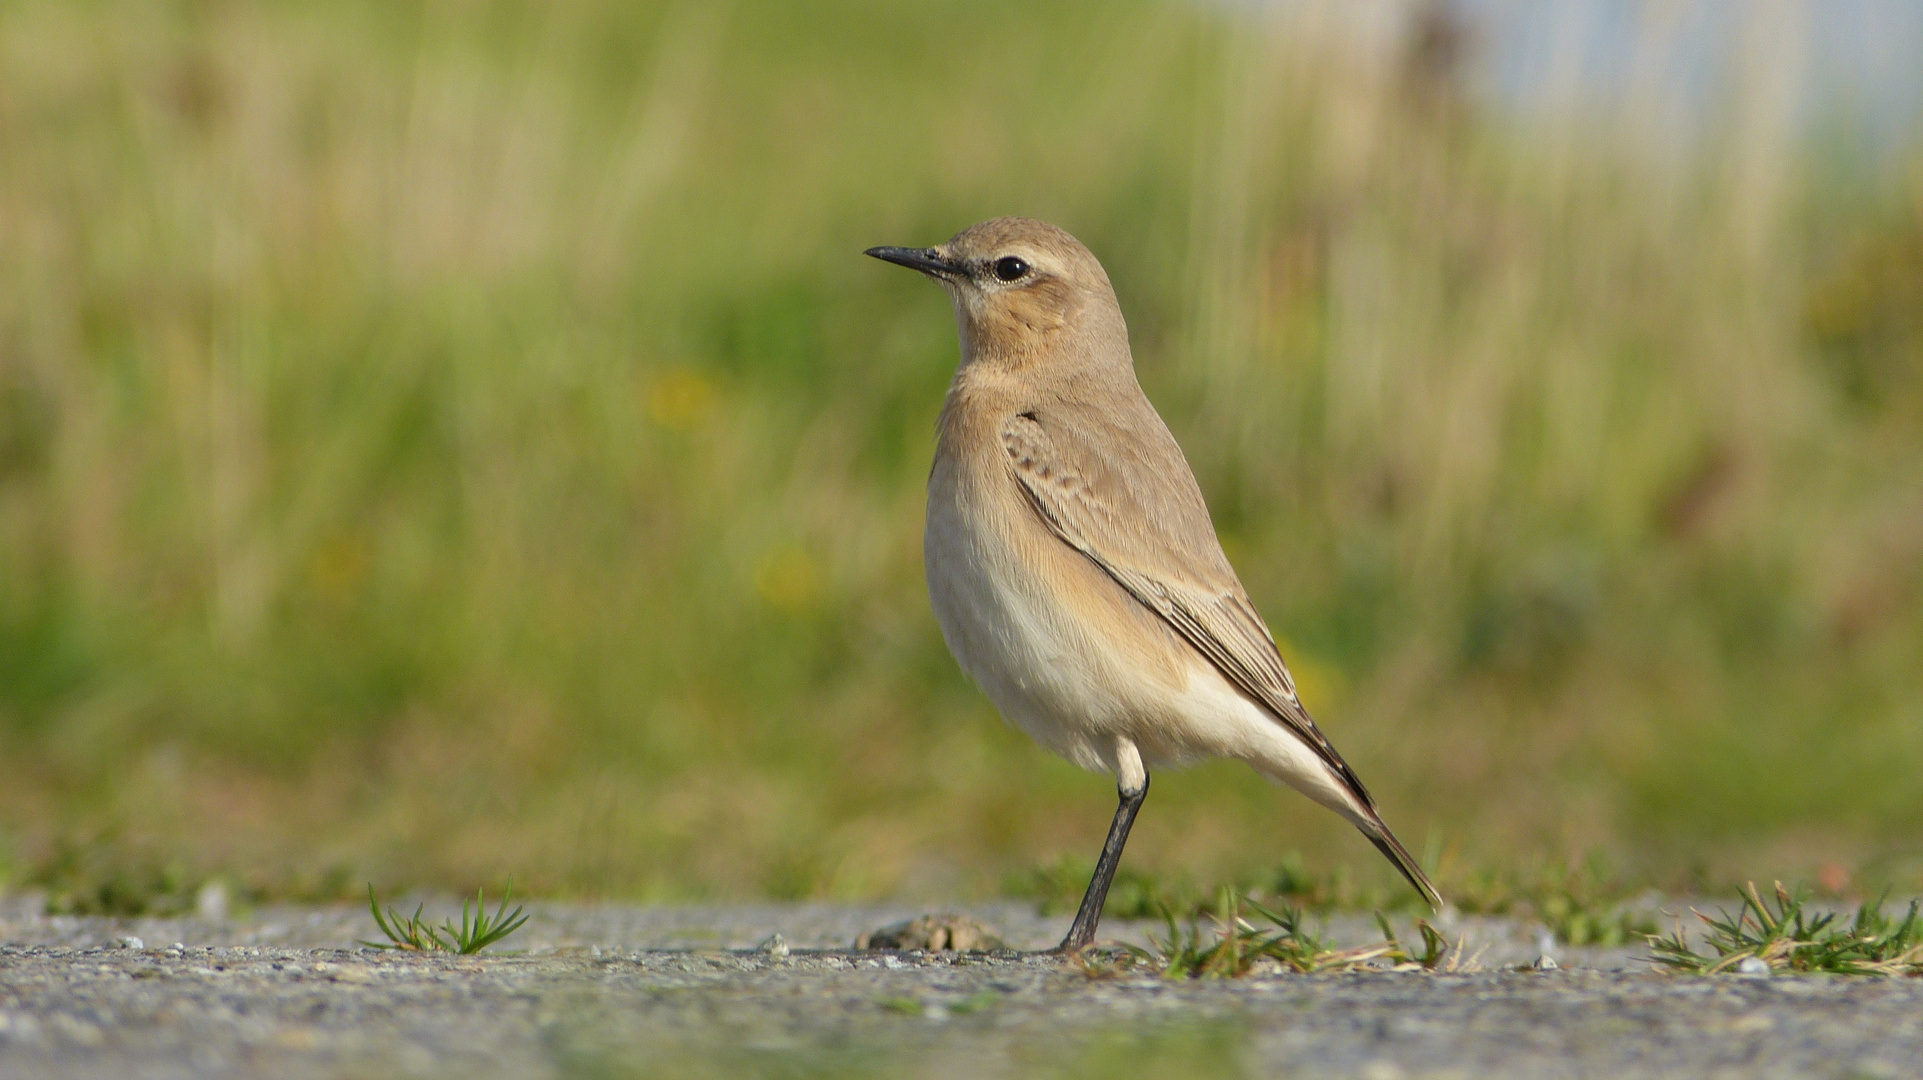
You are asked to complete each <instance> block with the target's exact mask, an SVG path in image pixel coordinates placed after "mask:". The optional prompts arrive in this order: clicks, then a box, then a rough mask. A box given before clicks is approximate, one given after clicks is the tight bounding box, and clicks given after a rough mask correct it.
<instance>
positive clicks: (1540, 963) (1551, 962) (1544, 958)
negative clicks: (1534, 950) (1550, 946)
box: [1535, 953, 1562, 971]
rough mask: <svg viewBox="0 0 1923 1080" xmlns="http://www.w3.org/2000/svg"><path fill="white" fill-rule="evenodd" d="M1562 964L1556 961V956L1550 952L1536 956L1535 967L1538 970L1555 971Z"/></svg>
mask: <svg viewBox="0 0 1923 1080" xmlns="http://www.w3.org/2000/svg"><path fill="white" fill-rule="evenodd" d="M1561 966H1562V965H1561V964H1558V963H1556V958H1555V957H1553V956H1551V955H1549V954H1548V953H1543V954H1542V955H1541V956H1538V957H1536V964H1535V968H1536V970H1537V971H1555V970H1556V969H1558V968H1560V967H1561Z"/></svg>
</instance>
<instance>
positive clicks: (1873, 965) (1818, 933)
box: [1649, 881, 1923, 975]
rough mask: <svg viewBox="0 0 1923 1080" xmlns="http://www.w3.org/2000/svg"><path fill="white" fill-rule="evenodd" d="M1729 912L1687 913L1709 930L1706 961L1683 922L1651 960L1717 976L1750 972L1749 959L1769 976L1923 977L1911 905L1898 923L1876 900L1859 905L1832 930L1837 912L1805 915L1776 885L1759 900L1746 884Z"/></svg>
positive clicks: (1921, 933)
mask: <svg viewBox="0 0 1923 1080" xmlns="http://www.w3.org/2000/svg"><path fill="white" fill-rule="evenodd" d="M1742 899H1743V906H1742V908H1741V909H1740V910H1739V911H1737V912H1736V913H1735V914H1733V915H1732V914H1731V913H1729V912H1727V911H1719V912H1718V913H1717V916H1716V917H1712V916H1709V915H1705V914H1703V913H1702V912H1700V911H1693V910H1692V912H1691V913H1692V914H1694V915H1695V916H1696V917H1697V918H1698V919H1701V920H1702V921H1703V923H1704V924H1705V925H1707V926H1708V927H1709V937H1708V944H1709V947H1710V948H1711V949H1714V950H1715V955H1714V956H1710V955H1707V954H1705V953H1700V952H1697V951H1696V950H1695V949H1694V948H1692V947H1691V946H1690V944H1689V941H1688V937H1687V935H1686V934H1685V933H1684V930H1683V925H1682V921H1681V920H1680V919H1679V920H1677V923H1676V930H1675V932H1674V933H1672V934H1670V935H1668V936H1655V935H1652V936H1651V937H1650V939H1649V947H1650V951H1651V952H1652V953H1654V955H1653V956H1652V957H1650V959H1652V960H1653V961H1655V962H1656V963H1658V964H1661V965H1663V966H1665V967H1668V968H1671V969H1673V970H1676V971H1681V972H1687V973H1690V974H1694V975H1717V974H1722V973H1724V972H1729V971H1743V970H1745V969H1747V968H1751V967H1754V966H1755V965H1753V964H1747V963H1745V962H1746V961H1750V960H1755V961H1757V962H1759V963H1761V964H1763V965H1766V966H1767V970H1769V971H1771V972H1797V973H1817V972H1822V973H1827V974H1831V975H1923V919H1920V918H1919V916H1918V911H1917V903H1916V901H1911V902H1910V909H1909V913H1908V914H1907V915H1905V916H1904V917H1903V918H1902V919H1900V920H1898V919H1894V918H1891V917H1889V916H1887V915H1884V914H1883V901H1881V900H1878V901H1876V902H1875V903H1872V904H1865V905H1863V906H1862V907H1860V908H1858V909H1857V911H1856V917H1855V919H1853V920H1852V921H1851V922H1850V924H1849V925H1848V926H1847V927H1840V926H1837V925H1835V923H1836V913H1834V912H1829V913H1826V914H1822V915H1812V914H1809V913H1806V912H1805V911H1804V910H1803V904H1804V901H1805V898H1804V897H1803V896H1802V895H1801V894H1800V893H1797V894H1791V893H1790V891H1789V890H1788V889H1785V888H1783V884H1782V882H1780V881H1779V882H1777V883H1776V895H1775V897H1774V898H1773V901H1765V900H1764V899H1763V897H1762V895H1761V894H1760V893H1758V892H1757V890H1756V883H1755V882H1751V883H1750V885H1749V888H1748V891H1747V892H1746V893H1745V894H1744V895H1743V898H1742Z"/></svg>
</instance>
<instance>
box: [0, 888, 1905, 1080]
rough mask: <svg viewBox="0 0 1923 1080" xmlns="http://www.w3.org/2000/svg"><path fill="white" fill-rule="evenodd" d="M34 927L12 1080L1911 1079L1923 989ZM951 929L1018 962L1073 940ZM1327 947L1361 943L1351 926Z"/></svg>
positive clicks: (245, 930) (352, 922)
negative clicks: (1104, 967)
mask: <svg viewBox="0 0 1923 1080" xmlns="http://www.w3.org/2000/svg"><path fill="white" fill-rule="evenodd" d="M36 910H37V907H36V904H35V903H34V901H33V898H31V897H27V898H15V899H14V900H12V901H9V902H6V903H4V904H0V1077H4V1078H6V1080H15V1078H21V1080H30V1078H38V1077H102V1076H129V1077H154V1078H161V1077H242V1076H246V1077H252V1076H259V1077H294V1078H299V1077H386V1076H420V1077H441V1076H450V1077H452V1076H461V1077H497V1076H499V1077H577V1076H578V1077H609V1078H618V1077H643V1076H647V1077H653V1076H670V1077H678V1076H690V1077H703V1076H731V1077H733V1076H747V1077H755V1076H779V1077H815V1076H820V1077H830V1076H833V1077H840V1076H857V1077H859V1076H877V1077H881V1076H888V1077H896V1076H902V1077H944V1078H945V1077H1004V1076H1005V1077H1018V1076H1021V1077H1025V1076H1064V1077H1066V1076H1076V1077H1107V1076H1115V1077H1124V1076H1127V1077H1144V1076H1197V1077H1240V1076H1284V1077H1295V1076H1299V1077H1359V1078H1364V1080H1400V1078H1416V1077H1462V1078H1475V1080H1485V1078H1496V1077H1667V1076H1675V1077H1685V1076H1687V1077H1714V1076H1729V1077H1744V1078H1754V1077H1835V1078H1838V1080H1843V1078H1862V1080H1868V1078H1884V1077H1904V1076H1923V980H1916V979H1861V978H1857V979H1842V978H1808V977H1788V976H1773V977H1741V976H1718V977H1713V978H1698V977H1679V976H1673V975H1668V974H1663V973H1661V972H1658V971H1655V970H1654V969H1652V968H1651V966H1650V965H1649V964H1647V963H1646V962H1642V961H1640V960H1639V959H1638V954H1639V953H1640V950H1584V949H1571V948H1557V947H1555V946H1554V945H1553V944H1551V945H1549V946H1548V949H1549V951H1550V953H1551V954H1552V955H1553V958H1554V959H1555V960H1556V962H1557V963H1556V967H1555V969H1554V970H1539V969H1538V966H1537V964H1538V958H1539V957H1540V956H1541V955H1542V953H1543V950H1544V947H1545V939H1544V937H1543V935H1542V932H1541V930H1540V928H1538V927H1532V926H1528V925H1523V924H1519V923H1510V922H1504V921H1501V920H1487V919H1484V920H1472V919H1456V920H1449V921H1448V923H1447V929H1448V931H1449V933H1450V935H1451V936H1452V937H1458V938H1460V939H1461V940H1462V941H1463V942H1464V948H1463V949H1462V950H1461V951H1460V952H1459V953H1458V954H1457V956H1456V958H1455V959H1456V961H1457V962H1456V965H1455V966H1456V967H1457V970H1456V971H1455V972H1443V973H1432V972H1387V971H1367V972H1359V973H1353V974H1345V975H1314V976H1304V975H1294V974H1288V973H1284V972H1281V971H1279V970H1274V971H1266V972H1263V973H1259V974H1256V975H1253V976H1251V977H1248V978H1245V979H1240V980H1234V981H1226V982H1224V981H1181V982H1176V981H1170V980H1167V979H1163V978H1157V977H1153V976H1150V975H1146V974H1142V973H1129V972H1123V973H1120V974H1104V973H1101V972H1097V973H1096V976H1095V977H1092V976H1091V974H1090V973H1089V972H1087V971H1085V970H1083V969H1081V968H1078V967H1077V966H1075V965H1072V964H1068V963H1065V962H1063V961H1061V960H1058V959H1056V958H1053V957H1048V956H1042V955H1036V954H1032V953H1023V952H1018V951H1014V949H1010V950H1005V951H1002V952H998V953H989V954H954V953H932V952H926V951H921V952H917V951H912V950H911V951H885V952H872V951H870V952H862V951H856V950H853V949H852V948H851V947H850V945H851V943H852V942H853V941H854V940H855V938H856V937H857V936H858V935H860V934H862V933H863V932H867V931H872V930H875V929H876V928H878V927H880V926H882V925H884V924H887V923H890V922H893V921H896V920H898V919H903V918H906V917H908V916H911V915H915V914H918V913H920V911H922V910H925V909H917V908H909V907H835V906H810V905H759V906H736V907H656V908H641V907H624V906H613V905H599V906H570V905H540V906H531V907H530V908H529V911H530V913H531V914H532V916H533V918H532V919H531V920H530V922H529V923H528V925H527V926H526V927H525V928H524V929H523V930H522V931H521V932H520V933H518V934H516V935H515V936H514V937H513V938H511V939H510V940H509V941H508V942H506V943H504V944H503V945H502V946H497V948H496V949H495V950H490V951H489V952H488V953H485V954H482V955H479V956H467V957H462V956H446V955H421V954H396V953H389V952H378V951H374V950H370V949H367V948H365V947H363V946H361V945H359V944H358V940H359V939H361V938H366V937H372V936H374V927H373V923H372V920H371V919H369V917H368V915H367V912H366V911H365V910H364V909H353V908H326V909H263V910H261V911H258V912H254V913H251V914H250V915H248V916H247V917H245V918H241V919H234V920H225V919H223V920H197V919H175V920H109V919H79V918H58V917H55V918H49V917H45V916H42V915H38V914H36V913H35V911H36ZM445 910H446V909H445V908H444V907H443V908H442V911H443V912H444V911H445ZM963 910H965V911H966V912H968V913H969V914H971V915H973V916H975V917H977V918H979V919H981V920H982V921H984V922H986V923H988V924H989V925H991V926H992V927H993V928H994V929H995V930H997V931H998V932H999V933H1000V935H1001V937H1002V938H1003V939H1004V940H1006V941H1007V942H1008V943H1009V944H1010V945H1011V946H1014V947H1015V948H1016V949H1032V948H1038V947H1042V946H1046V945H1048V944H1052V943H1053V941H1054V940H1055V939H1056V938H1057V937H1059V935H1060V934H1061V933H1062V931H1063V929H1064V928H1065V927H1066V923H1067V918H1066V916H1062V917H1057V918H1041V917H1038V916H1036V915H1035V914H1034V913H1033V911H1032V910H1031V909H1029V908H1026V907H1024V906H1021V905H1015V904H1002V905H988V906H972V907H967V908H965V909H963ZM430 913H433V909H432V908H430ZM1150 929H1151V928H1148V927H1143V926H1139V925H1128V924H1119V925H1115V926H1113V927H1110V926H1105V927H1104V931H1105V935H1108V934H1109V933H1110V932H1111V931H1112V933H1113V936H1115V937H1117V938H1121V939H1128V940H1136V941H1140V940H1142V939H1143V936H1144V934H1145V933H1146V932H1147V931H1148V930H1150ZM1327 931H1328V934H1329V936H1330V937H1331V938H1332V939H1333V940H1334V941H1335V942H1336V943H1338V944H1362V943H1364V942H1367V941H1371V940H1374V939H1375V938H1376V937H1377V935H1376V933H1375V932H1374V930H1373V928H1372V927H1371V926H1370V925H1369V924H1368V922H1367V920H1365V919H1359V918H1343V919H1336V920H1334V921H1333V922H1332V923H1331V924H1329V925H1328V927H1327ZM776 934H779V935H780V941H779V942H776V941H774V940H772V939H773V936H774V935H776Z"/></svg>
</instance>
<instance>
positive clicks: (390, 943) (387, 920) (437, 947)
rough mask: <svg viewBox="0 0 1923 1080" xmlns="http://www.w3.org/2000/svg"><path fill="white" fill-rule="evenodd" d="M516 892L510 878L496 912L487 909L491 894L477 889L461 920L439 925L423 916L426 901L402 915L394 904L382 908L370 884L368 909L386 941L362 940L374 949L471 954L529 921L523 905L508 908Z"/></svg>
mask: <svg viewBox="0 0 1923 1080" xmlns="http://www.w3.org/2000/svg"><path fill="white" fill-rule="evenodd" d="M513 896H514V881H513V880H512V879H509V881H508V884H507V888H506V889H505V890H503V892H502V894H501V902H500V903H499V904H498V905H496V906H495V909H494V914H492V915H489V914H488V913H487V894H486V893H484V892H481V891H479V890H476V891H475V893H474V899H473V901H472V902H471V903H472V909H471V910H470V907H469V904H470V902H469V901H466V900H463V901H462V902H461V921H460V922H459V923H456V922H455V921H454V920H453V919H451V918H450V919H443V920H442V921H441V924H440V925H439V926H436V925H434V924H433V923H431V922H428V921H426V920H424V919H422V918H421V909H422V906H424V905H417V906H416V907H415V908H414V914H412V915H401V914H399V913H398V912H396V911H395V910H394V909H393V908H391V907H390V908H388V909H387V912H386V913H385V914H383V913H382V912H381V905H380V901H378V900H376V899H375V898H374V886H372V885H369V886H368V887H367V910H368V911H369V912H371V913H372V914H373V916H374V925H375V926H376V927H378V928H379V929H380V932H381V935H382V936H383V937H385V938H387V940H386V941H363V942H361V944H363V945H366V946H367V947H369V948H371V949H392V950H396V951H400V952H451V953H458V954H460V955H462V956H468V955H471V954H473V953H477V952H480V951H481V950H482V949H485V948H487V947H488V946H490V945H493V944H495V943H496V942H499V941H501V940H503V939H505V938H506V937H507V936H508V935H509V934H512V933H514V932H515V931H516V930H519V929H520V928H521V926H522V925H523V924H524V923H526V922H527V916H526V915H525V914H523V913H522V911H521V909H520V908H518V907H517V908H515V909H514V910H513V911H509V910H508V909H507V905H508V901H509V900H510V899H512V898H513Z"/></svg>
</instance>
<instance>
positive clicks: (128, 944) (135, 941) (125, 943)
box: [120, 937, 147, 949]
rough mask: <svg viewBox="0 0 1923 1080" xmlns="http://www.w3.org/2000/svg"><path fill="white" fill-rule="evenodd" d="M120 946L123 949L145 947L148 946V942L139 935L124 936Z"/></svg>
mask: <svg viewBox="0 0 1923 1080" xmlns="http://www.w3.org/2000/svg"><path fill="white" fill-rule="evenodd" d="M120 947H121V948H123V949H144V948H146V947H147V943H146V942H144V941H142V940H140V939H139V938H137V937H124V938H121V939H120Z"/></svg>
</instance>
